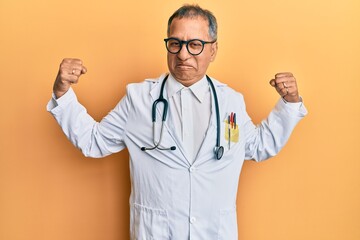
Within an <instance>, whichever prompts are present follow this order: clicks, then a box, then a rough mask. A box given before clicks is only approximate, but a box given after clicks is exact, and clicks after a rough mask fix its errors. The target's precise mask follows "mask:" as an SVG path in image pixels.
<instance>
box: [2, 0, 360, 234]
mask: <svg viewBox="0 0 360 240" xmlns="http://www.w3.org/2000/svg"><path fill="white" fill-rule="evenodd" d="M183 3H185V2H183V1H161V0H153V1H122V0H102V1H93V0H79V1H72V0H62V1H60V0H51V1H45V0H31V1H26V0H0V34H1V35H0V81H1V92H0V114H1V117H0V239H1V240H60V239H61V240H100V239H101V240H122V239H129V233H128V232H129V203H128V198H129V194H130V180H129V177H130V176H129V164H128V153H127V152H126V151H123V152H121V153H118V154H114V155H112V156H110V157H106V158H104V159H90V158H85V157H83V156H82V154H81V153H80V151H79V150H77V149H76V148H74V147H73V146H72V145H71V143H70V142H69V141H68V140H67V139H66V137H65V136H64V134H63V133H62V132H61V130H60V128H59V126H58V125H57V124H56V122H55V120H54V119H53V117H52V116H51V115H50V114H49V113H47V112H46V109H45V106H46V104H47V102H48V100H49V99H50V97H51V92H52V85H53V81H54V79H55V76H56V74H57V71H58V67H59V64H60V62H61V60H62V59H63V58H66V57H76V58H81V59H82V60H83V62H84V64H85V66H86V67H87V68H88V73H87V74H86V75H84V76H82V77H81V79H80V83H79V84H78V85H76V86H74V89H75V91H76V93H77V95H78V98H79V100H80V101H81V102H82V103H83V104H84V105H85V106H86V107H87V109H88V111H89V113H90V114H91V115H92V116H93V117H94V118H95V119H97V120H101V118H102V117H103V116H105V115H106V114H107V113H108V112H109V111H110V110H111V109H112V108H113V107H114V106H115V104H116V103H117V102H118V101H119V100H120V99H121V97H122V96H123V94H124V93H125V86H126V84H128V83H130V82H140V81H142V80H143V79H144V78H147V77H157V76H159V75H160V74H162V73H164V72H166V71H167V66H166V49H165V45H164V42H163V39H164V38H165V37H166V26H167V20H168V17H169V16H170V15H171V14H172V13H173V12H174V11H175V10H176V9H177V8H179V7H180V6H182V5H183ZM190 3H192V2H190ZM197 3H199V4H200V6H202V7H204V8H207V9H210V10H211V11H213V12H214V14H215V15H216V16H217V19H218V24H219V39H218V42H219V51H218V56H217V59H216V60H215V62H214V63H212V64H211V65H210V68H209V70H208V73H209V74H210V75H211V76H213V77H215V78H217V79H219V80H221V81H223V82H226V83H227V84H228V85H230V86H231V87H233V88H234V89H236V90H238V91H240V92H242V93H243V94H244V97H245V101H246V103H247V109H248V113H249V114H250V116H251V117H252V118H253V121H254V122H255V123H258V122H259V121H261V119H263V118H264V117H266V116H267V114H268V113H269V111H270V110H271V109H272V107H273V106H274V104H275V102H276V101H277V99H278V95H277V93H276V92H275V91H274V89H272V88H271V87H270V85H269V84H268V82H269V80H270V79H271V78H272V77H273V76H274V74H275V73H277V72H282V71H291V72H293V73H294V75H295V76H296V78H297V81H298V87H299V89H300V94H301V95H302V97H303V99H304V102H305V104H306V106H307V108H308V110H309V115H308V116H307V117H306V118H305V119H304V120H303V121H302V122H300V124H299V125H298V126H297V128H296V129H295V131H294V133H293V135H292V136H291V138H290V140H289V142H288V144H287V146H286V147H285V148H284V149H283V150H282V151H281V152H280V154H279V155H278V156H276V157H274V158H273V159H271V160H269V161H265V162H262V163H254V162H246V163H245V165H244V167H243V171H242V175H241V178H240V183H239V192H238V199H237V212H238V227H239V239H241V240H265V239H266V240H289V239H291V240H304V239H316V240H318V239H324V240H339V239H341V240H358V239H360V157H359V156H360V144H359V143H360V141H359V134H360V127H359V123H360V100H359V92H360V73H359V72H360V1H358V0H317V1H316V0H292V1H290V0H258V1H244V0H239V1H230V0H221V1H215V0H213V1H211V0H209V1H205V0H199V1H197ZM220 104H221V103H220Z"/></svg>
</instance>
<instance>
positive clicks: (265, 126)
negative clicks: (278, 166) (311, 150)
mask: <svg viewBox="0 0 360 240" xmlns="http://www.w3.org/2000/svg"><path fill="white" fill-rule="evenodd" d="M291 104H292V103H285V102H284V101H283V99H280V100H279V102H278V103H277V104H276V106H275V108H274V109H273V110H272V111H271V113H270V114H269V116H268V117H267V118H266V119H265V120H263V121H262V122H261V123H260V124H259V125H258V126H254V125H253V124H252V122H251V121H249V123H248V126H247V127H246V129H247V130H248V131H247V132H246V139H247V144H246V146H245V147H246V159H254V160H256V161H262V160H266V159H268V158H270V157H272V156H275V155H276V154H277V153H278V152H279V151H280V150H281V149H282V148H283V147H284V145H285V144H286V143H287V141H288V140H289V138H290V135H291V133H292V131H293V130H294V128H295V126H296V125H297V124H298V122H299V121H300V120H301V119H302V118H303V117H305V115H306V114H307V110H306V108H305V107H304V106H303V105H302V103H301V104H298V105H295V107H294V104H293V105H291Z"/></svg>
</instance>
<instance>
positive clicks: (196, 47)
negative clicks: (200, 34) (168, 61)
mask: <svg viewBox="0 0 360 240" xmlns="http://www.w3.org/2000/svg"><path fill="white" fill-rule="evenodd" d="M164 41H165V45H166V49H167V50H168V52H169V53H172V54H177V53H179V52H180V51H181V49H182V46H183V45H184V44H185V45H186V49H187V50H188V52H189V53H190V54H191V55H194V56H196V55H199V54H200V53H202V51H203V50H204V47H205V44H208V43H215V42H216V40H214V41H211V42H207V41H203V40H200V39H190V40H188V41H183V40H180V39H178V38H166V39H164Z"/></svg>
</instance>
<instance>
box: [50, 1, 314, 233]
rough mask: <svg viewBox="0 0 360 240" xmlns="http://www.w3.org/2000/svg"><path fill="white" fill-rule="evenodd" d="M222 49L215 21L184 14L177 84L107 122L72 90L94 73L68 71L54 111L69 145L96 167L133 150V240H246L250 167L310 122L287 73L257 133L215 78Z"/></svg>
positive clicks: (172, 25)
mask: <svg viewBox="0 0 360 240" xmlns="http://www.w3.org/2000/svg"><path fill="white" fill-rule="evenodd" d="M216 40H217V24H216V19H215V17H214V16H213V14H212V13H211V12H209V11H207V10H204V9H202V8H200V7H199V6H194V5H185V6H183V7H181V8H180V9H178V10H177V11H176V12H175V13H174V14H173V15H172V16H171V17H170V19H169V23H168V38H167V39H165V42H166V48H167V50H168V54H167V59H168V68H169V71H170V74H164V75H162V76H160V77H159V78H158V79H148V80H146V81H144V82H142V83H134V84H129V85H128V86H127V92H126V96H124V97H123V98H122V100H121V101H120V102H119V103H118V105H117V106H116V107H115V108H114V109H113V110H112V111H111V112H110V113H109V114H108V115H107V116H106V117H105V118H104V119H103V120H102V121H101V122H96V121H94V120H93V118H92V117H91V116H89V115H88V114H87V112H86V109H85V108H84V107H83V106H82V105H81V104H80V103H79V102H78V101H77V98H76V95H75V93H74V91H73V90H72V88H71V87H70V86H71V84H73V83H77V82H78V79H79V77H80V76H81V75H82V74H84V73H86V68H85V67H84V66H83V64H82V61H81V60H78V59H64V60H63V61H62V63H61V65H60V69H59V73H58V76H57V78H56V80H55V83H54V88H53V92H54V95H53V98H52V99H51V100H50V102H49V103H48V106H47V109H48V111H50V112H51V113H52V114H53V116H54V117H55V119H56V120H57V121H58V123H59V124H60V126H61V127H62V129H63V131H64V133H65V134H66V136H67V137H68V138H69V139H70V140H71V142H72V143H73V144H74V145H75V146H77V147H78V148H80V149H81V150H82V152H83V153H84V155H86V156H90V157H103V156H106V155H109V154H111V153H115V152H119V151H121V150H122V149H124V148H125V147H126V148H128V150H129V154H130V171H131V184H132V188H131V196H130V208H131V211H130V212H131V216H130V221H131V229H130V235H131V239H197V240H198V239H202V240H210V239H225V240H232V239H233V240H235V239H237V222H236V196H237V188H238V181H239V175H240V171H241V168H242V165H243V162H244V159H254V160H256V161H261V160H264V159H267V158H269V157H271V156H274V155H275V154H277V153H278V152H279V151H280V149H281V148H282V147H283V146H284V145H285V143H286V141H287V140H288V138H289V136H290V134H291V132H292V130H293V128H294V127H295V125H296V124H297V123H298V122H299V121H300V120H301V119H302V118H303V117H304V116H305V115H306V113H307V111H306V109H305V107H304V106H303V104H302V102H301V99H300V97H299V94H298V89H297V85H296V80H295V78H294V76H293V75H292V74H291V73H279V74H276V75H275V78H274V79H272V80H271V81H270V83H271V85H272V86H274V87H275V89H276V90H277V92H278V93H279V94H280V95H281V98H280V99H279V101H278V102H277V104H276V106H275V108H274V110H272V112H271V113H270V114H269V116H268V117H267V119H266V120H264V121H262V122H261V124H259V125H258V126H255V125H254V124H253V123H252V121H251V119H250V117H249V116H248V114H247V113H246V110H245V104H244V100H243V97H242V95H241V94H240V93H237V92H235V91H234V90H233V89H231V88H229V87H228V86H226V85H225V84H223V83H220V82H218V81H217V80H215V79H211V78H209V77H207V76H206V71H207V68H208V66H209V64H210V62H212V61H214V59H215V57H216V53H217V49H218V45H217V42H216ZM154 102H157V103H158V104H157V105H156V104H155V107H154V108H153V103H154ZM164 110H168V111H164ZM167 113H168V114H167ZM164 116H165V117H164ZM166 116H167V117H166ZM162 120H164V121H162ZM153 122H154V123H153Z"/></svg>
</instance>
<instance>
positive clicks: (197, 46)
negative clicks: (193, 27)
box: [189, 41, 202, 48]
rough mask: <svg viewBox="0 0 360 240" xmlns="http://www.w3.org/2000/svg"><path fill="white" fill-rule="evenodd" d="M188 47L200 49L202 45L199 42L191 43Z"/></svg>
mask: <svg viewBox="0 0 360 240" xmlns="http://www.w3.org/2000/svg"><path fill="white" fill-rule="evenodd" d="M189 46H190V47H191V48H201V47H202V43H201V42H200V41H191V42H190V43H189Z"/></svg>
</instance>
